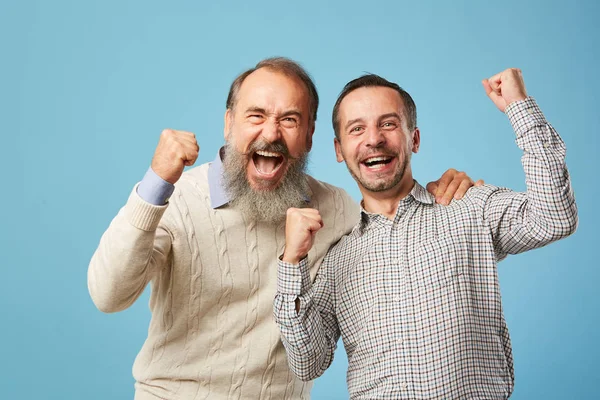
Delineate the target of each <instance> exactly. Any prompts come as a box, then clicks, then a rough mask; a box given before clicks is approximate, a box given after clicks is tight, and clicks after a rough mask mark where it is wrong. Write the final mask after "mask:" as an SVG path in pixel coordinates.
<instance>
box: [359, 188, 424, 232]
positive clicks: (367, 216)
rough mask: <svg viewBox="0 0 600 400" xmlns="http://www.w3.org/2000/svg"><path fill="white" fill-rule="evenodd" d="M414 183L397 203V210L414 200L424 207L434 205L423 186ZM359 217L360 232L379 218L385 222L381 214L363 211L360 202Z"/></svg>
mask: <svg viewBox="0 0 600 400" xmlns="http://www.w3.org/2000/svg"><path fill="white" fill-rule="evenodd" d="M414 182H415V184H414V186H413V188H412V189H411V191H410V193H409V194H408V196H406V197H405V198H403V199H402V200H400V202H399V203H398V209H400V208H401V205H402V204H403V203H410V202H412V201H413V200H416V201H418V202H419V203H421V204H426V205H432V204H434V203H435V197H434V196H433V195H432V194H430V193H429V192H428V191H427V190H426V189H425V188H424V187H423V186H421V185H420V184H419V182H417V181H416V180H415V181H414ZM397 212H398V210H396V213H397ZM360 216H361V218H360V228H361V230H363V229H364V228H366V227H367V225H368V224H369V223H370V222H372V221H376V220H379V219H381V218H384V219H385V220H387V218H385V217H383V216H382V215H381V214H375V213H370V212H368V211H367V210H365V209H364V208H363V202H362V201H361V202H360Z"/></svg>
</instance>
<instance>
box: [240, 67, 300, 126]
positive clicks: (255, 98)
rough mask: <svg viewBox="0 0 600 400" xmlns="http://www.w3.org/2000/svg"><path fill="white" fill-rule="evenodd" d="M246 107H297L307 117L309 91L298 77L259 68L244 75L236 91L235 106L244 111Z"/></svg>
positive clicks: (282, 108) (282, 109) (279, 110)
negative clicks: (237, 91)
mask: <svg viewBox="0 0 600 400" xmlns="http://www.w3.org/2000/svg"><path fill="white" fill-rule="evenodd" d="M248 107H258V108H264V109H265V110H267V111H270V112H282V111H285V110H287V109H289V108H298V109H299V110H300V111H301V113H302V114H303V116H306V117H308V108H309V93H308V90H307V88H306V86H305V85H304V84H303V83H302V81H301V80H300V79H299V78H297V77H294V76H290V75H287V74H284V73H282V72H278V71H272V70H269V69H267V68H260V69H258V70H256V71H254V72H253V73H251V74H250V75H248V77H246V79H245V80H244V82H242V85H241V87H240V91H239V93H238V98H237V101H236V108H238V109H239V110H241V111H244V110H245V109H246V108H248Z"/></svg>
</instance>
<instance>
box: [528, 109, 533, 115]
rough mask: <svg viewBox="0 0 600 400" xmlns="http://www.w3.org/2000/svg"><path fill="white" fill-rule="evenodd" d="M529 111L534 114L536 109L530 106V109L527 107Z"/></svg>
mask: <svg viewBox="0 0 600 400" xmlns="http://www.w3.org/2000/svg"><path fill="white" fill-rule="evenodd" d="M527 112H528V113H529V114H532V115H533V113H535V110H534V109H533V108H528V109H527Z"/></svg>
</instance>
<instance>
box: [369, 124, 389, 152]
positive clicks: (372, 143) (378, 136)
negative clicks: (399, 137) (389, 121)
mask: <svg viewBox="0 0 600 400" xmlns="http://www.w3.org/2000/svg"><path fill="white" fill-rule="evenodd" d="M366 134H367V136H366V142H365V144H366V146H367V147H380V146H381V145H383V144H384V143H385V135H384V134H383V132H381V130H379V129H378V128H377V127H373V128H371V129H368V130H367V132H366Z"/></svg>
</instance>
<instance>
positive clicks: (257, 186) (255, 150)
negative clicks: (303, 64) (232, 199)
mask: <svg viewBox="0 0 600 400" xmlns="http://www.w3.org/2000/svg"><path fill="white" fill-rule="evenodd" d="M236 100H237V101H236V103H235V107H234V109H233V110H227V112H226V114H225V139H226V140H227V141H228V142H229V143H230V144H231V145H233V147H234V148H235V149H236V150H237V152H238V153H240V154H242V155H244V156H245V158H246V161H247V163H246V177H247V180H248V182H249V184H250V186H251V187H252V188H253V189H254V190H256V191H263V190H273V189H275V188H277V187H278V186H279V185H280V183H281V182H282V181H283V179H284V177H285V175H286V172H287V170H288V168H289V166H290V164H291V163H293V162H294V160H297V159H300V158H302V157H303V156H305V155H306V154H307V153H308V151H309V150H310V148H311V145H312V134H313V131H314V122H313V121H310V119H309V115H310V114H309V95H308V91H307V90H306V88H305V87H304V85H303V84H302V82H301V81H300V80H298V79H295V78H292V77H288V76H286V75H284V74H282V73H279V72H274V71H270V70H268V69H266V68H261V69H259V70H257V71H255V72H253V73H252V74H250V75H249V76H248V77H247V78H246V79H245V80H244V82H243V83H242V86H241V87H240V90H239V92H238V96H237V99H236Z"/></svg>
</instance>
